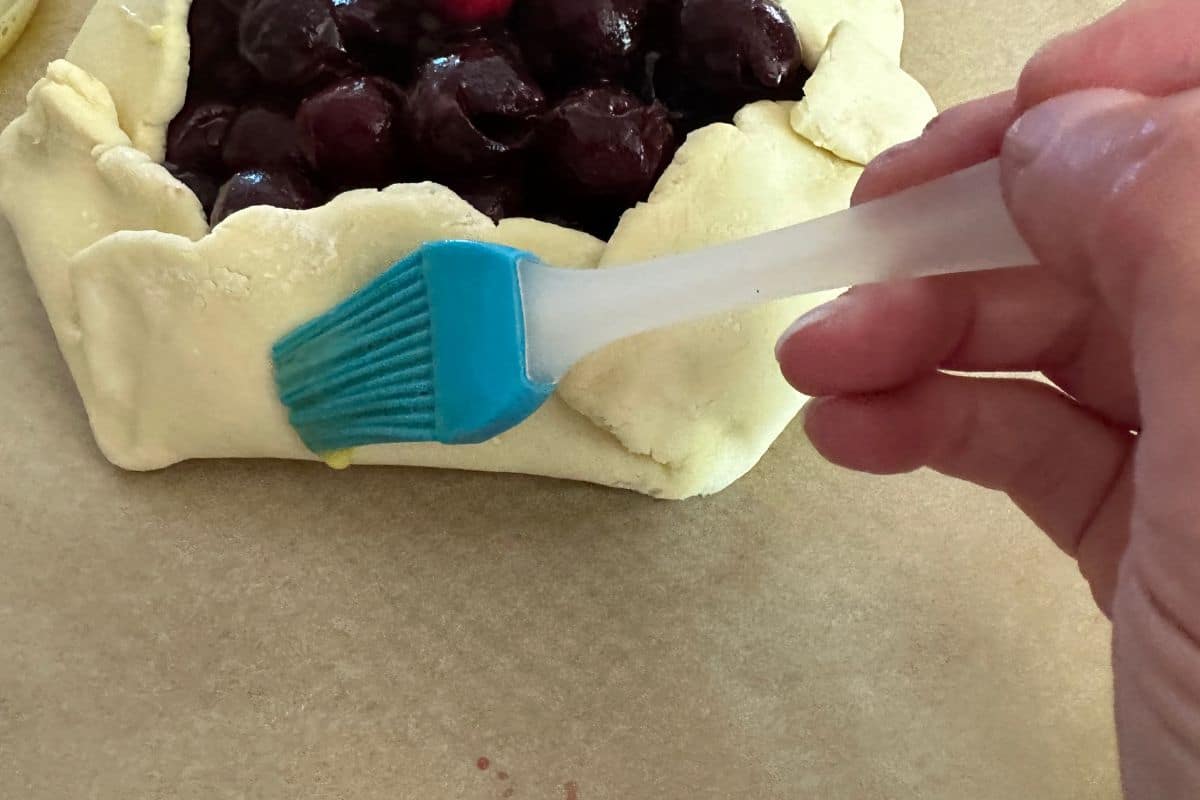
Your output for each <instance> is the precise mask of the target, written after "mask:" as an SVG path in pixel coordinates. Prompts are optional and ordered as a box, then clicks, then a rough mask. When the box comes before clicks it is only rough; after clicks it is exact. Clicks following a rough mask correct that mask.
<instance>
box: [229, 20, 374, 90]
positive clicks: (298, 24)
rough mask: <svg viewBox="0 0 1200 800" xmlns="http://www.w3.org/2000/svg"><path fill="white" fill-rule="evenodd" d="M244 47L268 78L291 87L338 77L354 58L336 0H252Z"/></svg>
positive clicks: (241, 34) (242, 33) (244, 22)
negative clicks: (335, 14)
mask: <svg viewBox="0 0 1200 800" xmlns="http://www.w3.org/2000/svg"><path fill="white" fill-rule="evenodd" d="M238 44H239V47H240V49H241V53H242V57H243V58H245V59H246V61H247V62H249V63H250V65H251V66H253V67H254V68H255V69H256V70H258V73H259V74H260V75H261V76H262V77H263V79H264V80H266V81H267V82H268V83H272V84H276V85H279V86H284V87H290V88H299V87H302V86H305V85H308V84H311V83H312V82H314V81H317V80H320V79H324V78H328V77H330V76H334V75H337V74H339V73H340V72H342V71H344V70H345V69H346V67H347V64H348V63H349V60H350V59H349V55H348V54H347V52H346V46H345V44H344V42H343V41H342V34H341V32H340V31H339V30H338V26H337V23H336V22H335V20H334V17H333V3H332V2H331V0H249V2H248V3H247V5H246V10H245V11H244V12H243V13H242V20H241V25H240V28H239V34H238Z"/></svg>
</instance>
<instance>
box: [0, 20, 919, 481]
mask: <svg viewBox="0 0 1200 800" xmlns="http://www.w3.org/2000/svg"><path fill="white" fill-rule="evenodd" d="M788 5H789V6H793V8H792V9H791V10H792V13H793V14H794V15H795V16H796V22H797V27H798V29H799V31H800V33H801V36H802V38H803V39H804V40H805V43H806V44H809V45H810V46H812V47H814V48H815V47H817V46H819V47H820V48H821V49H822V50H823V49H824V46H825V43H826V42H827V41H828V40H829V34H830V33H831V32H832V30H833V29H834V27H835V26H836V25H837V23H838V22H839V21H840V19H835V18H833V17H835V16H836V15H835V14H833V12H832V11H831V9H833V8H835V7H843V6H844V7H845V8H847V9H849V12H850V13H852V14H853V20H852V21H853V22H854V24H855V25H856V26H859V27H860V28H862V30H864V31H869V33H865V34H864V37H865V38H866V39H867V40H868V41H870V42H872V44H871V48H872V50H871V52H872V53H873V54H874V55H875V57H876V61H874V62H872V66H871V71H870V73H869V74H871V75H874V76H876V78H873V79H879V80H887V81H891V80H901V78H899V77H897V75H896V74H893V72H892V71H894V72H895V73H899V67H898V66H892V67H889V68H888V69H881V68H880V66H879V63H878V60H879V58H880V56H879V53H887V52H888V51H887V50H886V49H885V48H889V47H890V48H892V49H893V50H894V51H895V52H894V53H893V54H891V55H884V56H882V58H883V60H884V62H885V63H887V64H891V58H892V55H894V56H895V57H897V58H898V55H899V42H900V40H901V39H902V37H903V17H902V12H901V10H900V6H899V2H893V0H887V1H886V2H884V1H883V0H857V2H850V3H848V4H846V3H821V2H818V3H812V4H809V3H806V2H800V0H794V2H789V3H788ZM188 6H189V0H101V2H100V3H98V4H97V6H96V9H95V11H94V12H93V13H92V15H91V16H90V17H89V19H88V21H87V23H86V24H85V26H84V28H83V30H82V31H81V33H80V35H79V38H78V39H77V40H76V42H75V44H74V45H73V46H72V48H71V50H70V51H69V53H68V54H67V58H66V60H64V61H59V62H55V63H54V64H52V65H50V67H49V69H48V72H47V76H46V78H45V79H44V80H42V81H41V82H40V83H39V84H38V85H37V86H36V87H35V88H34V89H33V90H32V92H31V93H30V96H29V109H28V111H27V113H26V114H24V115H23V116H22V117H20V118H19V119H18V120H16V121H15V122H14V123H13V124H12V125H11V126H10V127H9V128H8V129H7V130H6V131H5V132H4V133H3V134H2V135H0V210H2V211H3V213H4V214H5V215H6V217H7V218H8V219H9V221H10V223H11V224H12V225H13V228H14V230H15V231H16V233H17V237H18V240H19V242H20V244H21V247H22V250H23V253H24V255H25V258H26V261H27V263H28V265H29V270H30V273H31V275H32V276H33V278H34V281H35V282H36V284H37V287H38V291H39V294H40V296H41V298H42V300H43V302H44V304H45V306H46V309H47V313H48V315H49V317H50V320H51V323H52V324H53V327H54V330H55V333H56V335H57V337H58V340H59V344H60V347H61V349H62V351H63V353H64V356H65V357H66V359H67V361H68V363H69V365H70V367H71V371H72V373H73V375H74V376H75V380H76V383H77V384H78V386H79V390H80V393H81V395H82V397H83V400H84V403H85V405H86V407H87V411H88V416H89V419H90V421H91V424H92V428H93V431H94V432H95V435H96V438H97V441H98V442H99V444H100V447H101V448H102V449H103V451H104V453H105V455H106V456H107V457H108V458H109V459H110V460H111V461H112V462H113V463H115V464H118V465H120V466H122V467H125V468H128V469H137V470H149V469H157V468H162V467H166V466H169V465H171V464H174V463H177V462H179V461H182V460H186V459H192V458H217V457H230V458H264V457H265V458H296V459H303V458H314V456H313V455H312V454H311V453H309V452H307V451H306V450H305V448H304V447H303V445H302V444H301V443H300V442H299V440H298V439H297V438H296V436H295V434H294V433H293V432H292V430H291V429H290V428H289V427H288V425H287V423H286V420H285V418H284V413H283V410H282V408H281V407H280V406H279V404H278V402H277V401H276V399H275V396H274V392H273V383H272V381H271V375H270V366H269V360H268V352H269V347H270V344H271V343H272V342H273V341H274V340H275V339H276V338H277V337H278V336H280V335H282V334H283V333H285V332H287V331H288V330H289V329H290V328H291V327H292V326H294V325H295V324H297V323H299V322H301V321H303V320H304V319H306V318H308V317H310V316H312V315H314V314H316V313H318V312H320V311H322V310H324V309H325V308H327V307H329V306H331V305H333V304H334V303H336V302H337V301H338V300H340V299H342V298H343V297H344V296H345V295H346V294H348V293H349V292H352V291H353V290H354V289H356V288H357V287H359V286H361V285H362V284H364V283H365V282H367V281H368V280H370V279H371V278H372V277H373V276H375V275H377V274H378V273H379V272H380V271H382V270H383V269H385V268H387V266H389V265H390V264H391V263H392V262H393V261H395V260H396V259H397V258H398V257H400V256H402V255H403V254H404V253H406V252H408V251H409V250H411V249H412V248H413V247H415V246H416V245H418V244H420V243H421V242H423V241H426V240H430V239H438V238H449V237H466V238H476V239H482V240H489V241H497V242H503V243H506V244H510V245H515V246H518V247H523V248H526V249H529V250H532V251H534V252H536V253H538V254H539V255H540V256H541V257H542V258H544V259H546V260H547V261H549V262H551V263H556V264H560V265H562V266H571V267H577V268H596V267H600V268H603V267H606V266H611V265H615V264H621V263H628V262H631V261H637V260H641V259H644V258H648V257H651V256H656V255H661V254H664V253H669V252H678V251H681V250H686V249H690V248H696V247H702V246H705V245H708V244H715V243H718V242H723V241H728V240H731V239H735V238H738V237H742V236H747V235H751V234H754V233H760V232H764V231H767V230H771V229H774V228H779V227H782V226H785V225H790V224H794V223H797V222H802V221H804V220H807V219H811V218H813V217H817V216H821V215H823V214H827V213H831V212H833V211H836V210H839V209H841V208H844V207H845V206H846V205H847V203H848V202H849V197H850V193H851V191H852V189H853V186H854V184H855V182H856V181H857V179H858V176H859V174H860V173H861V169H862V168H861V165H860V164H857V163H854V162H853V161H849V160H843V159H842V158H839V157H837V156H836V155H834V154H833V153H832V152H830V151H829V150H827V149H823V148H822V147H818V146H817V145H816V144H814V143H813V142H812V141H810V140H809V139H808V138H805V137H804V136H802V135H800V134H798V133H797V132H796V130H795V129H794V128H793V126H792V122H793V119H794V118H795V115H796V114H797V112H796V107H795V104H793V103H759V104H756V105H754V106H750V107H748V108H746V109H744V110H743V111H742V112H741V113H740V114H739V115H738V117H737V119H736V122H735V124H734V125H714V126H710V127H709V128H705V129H703V130H700V131H698V132H696V133H695V134H693V135H692V137H691V138H690V139H689V140H688V142H687V143H686V144H685V145H684V146H683V147H682V148H681V149H680V151H679V153H678V155H677V156H676V158H675V161H674V163H673V164H672V165H671V167H670V168H669V169H668V171H667V172H666V174H665V175H664V176H663V178H662V180H661V181H660V183H659V185H658V187H657V188H656V189H655V191H654V194H653V195H652V197H651V198H650V200H649V201H648V202H647V203H645V204H643V205H641V206H639V207H637V208H635V209H632V210H631V211H629V212H628V213H627V214H626V215H625V217H624V218H623V220H622V222H621V225H620V226H619V228H618V230H617V231H616V233H615V234H614V236H613V237H612V239H611V241H610V242H609V243H607V244H605V243H603V242H600V241H598V240H596V239H594V238H592V237H590V236H587V235H586V234H582V233H579V232H576V231H569V230H566V229H563V228H558V227H555V226H552V225H548V224H545V223H541V222H535V221H532V220H508V221H505V222H504V223H501V224H500V225H499V226H497V225H494V224H493V223H492V222H491V221H490V220H488V219H487V218H486V217H484V216H483V215H481V214H479V213H478V212H477V211H475V210H474V209H473V208H471V207H470V206H469V205H468V204H466V203H465V202H463V201H462V200H461V199H459V198H458V197H457V196H456V195H454V194H453V193H452V192H450V191H449V190H447V189H445V188H443V187H440V186H436V185H433V184H416V185H412V184H409V185H399V186H394V187H391V188H389V189H387V190H385V191H383V192H374V191H359V192H352V193H348V194H345V195H342V196H340V197H338V198H336V199H335V200H334V201H332V202H331V203H329V204H328V205H326V206H324V207H322V208H319V209H314V210H311V211H303V212H296V211H283V210H279V209H270V208H253V209H247V210H245V211H242V212H240V213H238V214H235V215H234V216H232V217H230V218H229V219H228V220H226V221H225V222H224V223H223V224H221V225H220V226H218V227H217V228H216V229H215V230H213V231H211V232H210V231H209V230H208V226H207V223H206V221H205V219H204V215H203V212H202V210H201V208H200V205H199V203H198V202H197V201H196V198H195V197H194V196H192V194H191V193H190V192H189V191H188V190H187V189H186V188H185V187H184V186H183V185H182V184H180V183H178V182H177V181H175V180H174V179H173V178H172V177H171V176H170V174H169V173H168V172H167V171H166V170H165V169H163V168H162V167H161V166H160V165H159V164H158V163H157V162H159V161H160V160H161V159H162V156H163V151H164V140H165V131H166V127H167V125H168V123H169V122H170V120H171V119H172V118H173V117H174V115H175V114H176V113H177V112H178V110H179V108H180V107H181V106H182V103H183V99H184V94H185V91H186V83H187V75H188V67H187V64H188V53H187V47H188V41H187V33H186V30H187V29H186V23H187V12H188ZM809 10H811V16H806V15H807V14H809V13H810V11H809ZM831 20H832V21H831ZM851 53H853V50H851ZM813 63H814V64H817V70H818V73H817V76H815V77H814V79H813V81H814V84H813V85H814V86H815V87H820V88H821V92H829V93H836V92H841V91H843V89H845V90H847V91H848V90H850V89H851V88H854V89H855V90H856V91H858V90H861V89H862V87H861V86H860V87H850V86H846V85H843V81H842V79H841V78H839V74H840V71H838V72H835V71H833V70H829V75H828V77H827V79H826V78H825V77H824V76H823V75H822V70H823V69H825V68H824V67H822V66H820V63H819V60H817V59H814V61H813ZM849 74H852V75H856V76H858V75H861V74H862V72H861V71H855V70H851V71H850V73H849ZM910 80H911V79H910ZM819 99H820V98H819V97H818V96H816V95H814V97H812V98H810V101H809V102H814V103H815V102H816V101H818V100H819ZM831 99H832V98H831ZM925 99H926V100H927V99H928V98H927V97H926V98H925ZM921 113H925V114H927V115H928V114H931V113H932V104H931V103H930V104H929V105H928V106H927V108H925V110H924V111H923V112H921ZM862 114H863V116H862V119H861V120H856V119H855V118H853V115H851V117H850V118H848V119H845V121H844V125H845V126H846V130H845V131H844V134H845V137H849V138H850V139H852V138H853V136H854V135H855V132H854V130H853V128H855V126H859V125H862V126H866V127H868V128H870V129H871V131H872V132H873V133H872V136H874V135H875V133H874V132H875V131H884V132H885V134H884V138H886V136H887V134H886V131H888V130H891V128H889V127H888V126H887V125H886V124H883V125H881V124H880V121H879V120H874V121H873V120H872V119H871V116H870V114H871V109H869V108H864V109H863V112H862ZM799 119H801V120H802V119H803V117H799ZM838 124H839V125H842V124H843V123H842V122H839V123H838ZM910 127H911V126H910ZM801 128H802V129H803V126H801ZM905 130H907V128H905ZM835 133H836V132H835ZM837 138H838V137H837V136H835V137H833V139H835V140H836V139H837ZM873 141H874V140H873ZM822 144H826V145H828V144H829V143H828V142H822ZM835 149H836V148H835ZM823 299H825V298H824V297H822V296H816V297H806V298H798V299H795V300H791V301H787V302H783V303H777V304H774V305H771V306H767V307H764V308H760V309H756V310H752V311H749V312H746V313H739V314H731V315H725V316H722V317H719V318H716V319H711V320H706V321H703V322H700V323H696V324H693V325H688V326H683V327H681V328H677V329H674V330H669V331H664V332H660V333H654V334H649V335H645V336H641V337H638V338H636V339H633V340H630V341H627V342H623V343H620V344H618V345H616V346H615V347H612V348H610V349H608V350H606V351H604V352H602V353H599V354H597V355H595V356H593V357H591V358H589V359H587V360H586V361H585V362H584V363H582V364H581V365H579V367H578V368H577V369H576V370H575V371H574V372H572V374H571V375H569V376H568V378H567V379H566V381H565V382H564V383H563V385H562V387H561V389H560V391H559V392H558V394H557V395H556V396H555V397H554V398H552V400H551V401H550V402H549V403H548V404H547V406H546V407H545V408H544V409H542V411H540V412H539V413H538V414H536V415H535V416H534V417H533V418H532V419H530V420H529V421H528V422H526V423H525V424H523V425H521V426H520V427H518V428H517V429H515V430H513V431H511V432H509V433H507V434H505V435H503V436H501V437H500V438H498V439H496V440H494V441H492V442H488V443H486V444H483V445H478V446H472V447H455V448H451V447H442V446H439V445H387V446H377V447H367V448H362V449H360V450H358V451H356V452H355V453H354V455H353V461H354V463H360V464H408V465H421V466H433V467H447V468H461V469H472V470H484V471H503V472H524V473H530V474H537V475H545V476H549V477H558V478H568V479H573V480H583V481H591V482H594V483H601V484H606V485H609V486H616V487H623V488H628V489H633V490H636V491H639V492H643V493H646V494H651V495H654V496H658V497H664V498H685V497H690V496H694V495H698V494H711V493H713V492H717V491H720V490H721V489H723V488H724V487H726V486H728V485H729V484H730V483H732V482H733V481H734V480H736V479H737V478H738V477H740V476H741V475H743V474H745V472H747V471H748V470H749V469H751V468H752V467H753V466H754V464H755V463H756V462H757V461H758V459H759V458H760V457H761V456H762V454H763V453H764V452H765V451H766V449H767V448H768V447H769V446H770V444H771V442H772V441H773V440H774V439H775V438H776V437H777V436H778V434H779V433H780V432H781V431H782V430H783V428H784V427H785V426H786V425H787V424H788V422H789V421H790V420H791V419H792V418H793V417H794V415H795V414H796V412H797V410H798V409H799V407H800V404H801V401H802V399H803V398H801V397H799V396H798V395H796V394H795V393H794V392H793V391H791V389H790V388H788V387H787V386H786V384H785V383H784V382H783V380H782V379H781V378H780V376H779V374H778V370H777V368H776V365H775V362H774V357H773V352H772V345H773V343H774V340H775V337H776V336H777V335H778V334H779V332H780V331H781V330H782V329H783V328H784V327H785V326H786V325H787V323H788V322H789V321H790V320H791V319H792V318H793V317H794V316H795V315H797V314H799V313H801V312H803V311H805V310H807V309H808V308H812V307H813V306H814V305H816V304H817V303H819V302H821V301H822V300H823Z"/></svg>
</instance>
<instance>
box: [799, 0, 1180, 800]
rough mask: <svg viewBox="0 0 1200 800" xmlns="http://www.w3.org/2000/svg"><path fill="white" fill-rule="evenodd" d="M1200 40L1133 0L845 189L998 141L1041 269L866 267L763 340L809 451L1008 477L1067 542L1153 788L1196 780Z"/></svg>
mask: <svg viewBox="0 0 1200 800" xmlns="http://www.w3.org/2000/svg"><path fill="white" fill-rule="evenodd" d="M1197 41H1200V4H1198V3H1196V2H1195V0H1132V2H1129V3H1127V4H1126V5H1124V6H1122V7H1121V8H1120V9H1118V10H1117V11H1115V12H1114V13H1113V14H1111V15H1109V16H1108V17H1106V18H1105V19H1103V20H1101V21H1100V22H1098V23H1097V24H1096V25H1094V26H1092V27H1091V28H1088V29H1086V30H1084V31H1081V32H1079V33H1077V34H1073V35H1071V36H1069V37H1066V38H1064V39H1061V40H1059V41H1057V42H1055V43H1053V44H1052V45H1050V46H1049V47H1048V48H1046V49H1045V50H1043V51H1042V52H1041V53H1039V54H1038V56H1037V57H1036V58H1034V60H1033V61H1031V62H1030V64H1029V65H1028V67H1027V68H1026V70H1025V72H1024V74H1023V75H1022V77H1021V81H1020V85H1019V87H1018V89H1017V90H1016V91H1015V92H1012V93H1007V94H1003V95H998V96H995V97H992V98H988V99H986V100H982V101H978V102H975V103H971V104H968V105H966V106H962V107H960V108H957V109H953V110H951V111H949V112H947V113H946V114H944V115H942V116H941V117H939V118H938V120H935V122H934V123H933V124H931V126H930V128H929V129H928V130H927V131H926V133H925V134H924V135H923V136H922V137H921V138H920V139H919V140H917V141H916V142H914V143H911V144H908V145H902V146H901V147H899V148H897V149H896V150H894V151H891V152H889V153H886V154H884V155H883V156H881V157H880V159H879V160H878V161H877V162H876V163H875V164H873V165H872V166H871V167H870V168H868V170H867V172H866V174H865V175H864V176H863V179H862V181H861V183H860V184H859V187H858V190H857V192H856V194H855V201H856V202H864V201H866V200H869V199H872V198H875V197H878V196H881V195H885V194H889V193H892V192H895V191H898V190H900V189H902V188H906V187H908V186H910V185H913V184H916V183H921V182H924V181H927V180H931V179H933V178H936V177H939V176H941V175H943V174H946V173H949V172H952V171H955V170H957V169H961V168H964V167H966V166H969V165H971V164H974V163H978V162H980V161H984V160H986V159H988V158H992V157H995V156H997V155H999V156H1000V157H1001V161H1002V164H1003V180H1004V189H1005V192H1006V196H1007V198H1008V200H1009V205H1010V210H1011V211H1012V214H1013V217H1014V219H1015V221H1016V222H1017V225H1018V227H1019V228H1020V229H1021V231H1022V233H1023V234H1024V235H1025V237H1026V239H1027V240H1028V241H1029V244H1030V245H1031V247H1032V249H1033V250H1034V252H1035V253H1036V254H1037V255H1038V258H1039V261H1040V262H1041V264H1042V266H1041V267H1035V268H1028V269H1022V270H1013V271H1005V272H995V273H983V274H976V275H956V276H947V277H942V278H932V279H926V280H921V281H913V282H907V283H901V284H894V285H885V286H868V287H860V288H857V289H854V290H852V291H851V292H850V293H848V294H847V295H846V296H844V297H843V298H842V299H840V300H838V301H835V302H834V303H833V304H832V305H831V306H828V307H826V308H824V309H821V310H819V311H818V312H814V313H813V314H811V315H809V316H808V317H806V318H805V319H803V320H801V321H800V322H799V323H798V324H797V326H795V327H794V328H793V329H792V330H791V331H789V333H788V334H787V335H785V337H784V339H783V340H781V343H780V345H779V349H778V356H779V360H780V364H781V367H782V369H783V372H784V374H785V376H786V377H787V378H788V380H789V381H790V382H791V383H792V384H793V385H794V386H796V388H798V389H799V390H801V391H803V392H805V393H807V394H811V395H814V396H815V397H816V398H817V399H816V400H814V401H813V402H812V403H811V404H810V405H809V408H808V410H807V413H806V417H805V427H806V429H807V432H808V434H809V436H810V438H811V439H812V441H813V443H814V445H815V446H816V448H817V449H818V450H819V451H820V452H821V453H822V454H823V455H825V456H826V457H827V458H829V459H830V460H832V461H834V462H835V463H838V464H841V465H844V466H847V467H850V468H853V469H858V470H863V471H868V472H874V473H898V472H905V471H909V470H913V469H916V468H919V467H924V466H928V467H932V468H933V469H936V470H938V471H940V472H943V473H946V474H948V475H952V476H956V477H959V478H963V479H966V480H969V481H973V482H975V483H978V484H981V485H983V486H986V487H989V488H993V489H998V490H1001V491H1004V492H1007V493H1008V494H1009V496H1010V497H1012V499H1013V500H1014V501H1015V502H1016V503H1017V504H1018V505H1019V506H1020V507H1021V508H1022V509H1023V510H1024V511H1025V512H1026V513H1027V514H1028V515H1029V516H1030V517H1031V518H1032V519H1033V520H1034V521H1035V522H1036V523H1037V524H1038V525H1039V526H1040V527H1041V528H1042V529H1044V530H1045V531H1046V532H1047V533H1048V534H1049V535H1050V536H1051V537H1052V538H1053V539H1054V541H1055V542H1056V543H1057V544H1058V545H1059V546H1060V547H1061V548H1062V549H1063V550H1065V551H1066V552H1067V553H1069V554H1070V555H1072V556H1074V557H1075V558H1077V559H1078V561H1079V565H1080V568H1081V570H1082V572H1083V574H1084V576H1085V577H1086V578H1087V580H1088V582H1089V584H1090V585H1091V587H1092V591H1093V593H1094V595H1095V597H1096V600H1097V602H1098V603H1099V605H1100V607H1101V608H1102V609H1103V610H1104V611H1105V613H1108V614H1110V615H1111V616H1112V617H1113V621H1114V648H1113V653H1114V656H1113V658H1114V669H1115V676H1116V699H1117V727H1118V736H1119V741H1120V750H1121V760H1122V774H1123V780H1124V783H1125V788H1126V793H1127V794H1128V796H1129V797H1130V798H1155V799H1156V800H1159V799H1161V798H1175V797H1195V796H1197V793H1198V792H1200V189H1197V188H1196V187H1197V186H1198V185H1200V88H1197V87H1200V50H1198V49H1197V48H1196V45H1195V43H1196V42H1197ZM1089 87H1111V88H1108V89H1091V90H1089V91H1078V90H1086V89H1089ZM1014 122H1015V123H1016V124H1015V125H1014V124H1013V123H1014ZM940 370H952V371H956V372H960V371H961V372H1018V371H1039V372H1042V373H1044V374H1045V376H1046V377H1047V378H1049V379H1050V381H1052V382H1053V383H1054V384H1055V385H1056V387H1057V388H1055V387H1052V386H1049V385H1046V384H1044V383H1040V382H1033V381H1021V380H1009V379H995V378H989V379H985V378H980V377H968V376H957V375H948V374H945V373H943V372H941V371H940Z"/></svg>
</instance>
